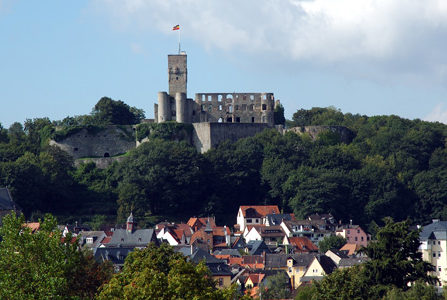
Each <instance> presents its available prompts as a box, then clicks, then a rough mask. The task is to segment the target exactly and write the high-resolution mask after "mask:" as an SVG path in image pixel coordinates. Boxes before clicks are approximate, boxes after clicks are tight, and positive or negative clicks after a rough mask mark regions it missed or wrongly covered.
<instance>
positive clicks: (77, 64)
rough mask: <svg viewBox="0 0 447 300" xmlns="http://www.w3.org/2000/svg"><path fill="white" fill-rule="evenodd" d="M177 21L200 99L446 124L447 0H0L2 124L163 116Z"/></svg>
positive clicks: (190, 86) (193, 88) (190, 92)
mask: <svg viewBox="0 0 447 300" xmlns="http://www.w3.org/2000/svg"><path fill="white" fill-rule="evenodd" d="M177 24H179V25H180V28H181V30H180V41H181V49H182V50H183V51H186V53H187V54H188V97H189V98H194V94H195V93H200V92H273V93H274V94H275V98H276V99H279V100H280V101H281V103H282V104H283V105H284V107H285V111H286V117H287V118H291V117H292V114H293V113H294V112H296V111H297V110H298V109H301V108H304V109H310V108H312V107H328V106H334V107H336V108H338V109H340V110H341V111H342V112H344V113H348V112H349V113H353V114H361V115H368V116H373V115H391V114H394V115H398V116H401V117H404V118H409V119H416V118H417V119H422V120H428V121H439V122H443V123H447V84H446V83H447V54H446V53H447V1H445V0H393V1H390V0H245V1H236V0H226V1H210V0H76V1H60V0H42V1H25V0H0V123H1V124H2V125H3V127H6V128H7V127H9V126H10V125H11V124H12V123H13V122H21V123H23V122H24V121H25V120H26V119H32V118H40V117H49V118H50V119H51V120H60V119H63V118H65V117H66V116H75V115H82V114H88V113H90V112H91V110H92V108H93V106H94V105H95V104H96V102H97V101H98V100H99V99H100V98H101V97H103V96H107V97H110V98H112V99H115V100H122V101H124V102H125V103H127V104H129V105H130V106H135V107H137V108H142V109H143V110H144V111H145V112H146V117H147V118H153V107H154V103H155V102H156V99H157V92H158V91H166V90H167V89H168V81H167V79H168V76H167V55H168V54H176V53H177V51H178V39H179V31H172V27H173V26H174V25H177Z"/></svg>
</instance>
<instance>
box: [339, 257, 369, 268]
mask: <svg viewBox="0 0 447 300" xmlns="http://www.w3.org/2000/svg"><path fill="white" fill-rule="evenodd" d="M368 260H369V258H368V257H364V256H359V257H347V258H342V259H341V260H340V261H339V262H338V264H337V267H338V268H339V269H344V268H350V267H353V266H356V265H360V264H363V263H364V262H366V261H368Z"/></svg>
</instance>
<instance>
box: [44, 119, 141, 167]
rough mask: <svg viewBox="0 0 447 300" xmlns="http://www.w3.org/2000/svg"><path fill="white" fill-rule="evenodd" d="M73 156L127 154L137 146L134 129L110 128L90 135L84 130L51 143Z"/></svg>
mask: <svg viewBox="0 0 447 300" xmlns="http://www.w3.org/2000/svg"><path fill="white" fill-rule="evenodd" d="M50 145H55V146H57V147H59V148H61V149H62V150H64V151H66V152H67V153H69V154H70V155H71V156H73V158H74V159H78V158H83V157H96V158H98V157H110V156H114V155H118V154H122V153H125V152H127V151H129V150H131V149H133V148H135V146H136V141H135V137H134V133H133V128H132V126H131V125H129V126H108V127H106V128H105V129H103V130H101V131H99V132H95V133H89V132H88V131H87V130H86V129H82V130H81V131H79V132H76V133H75V134H72V135H70V136H68V137H67V138H65V139H64V140H62V141H60V142H56V141H54V140H51V141H50Z"/></svg>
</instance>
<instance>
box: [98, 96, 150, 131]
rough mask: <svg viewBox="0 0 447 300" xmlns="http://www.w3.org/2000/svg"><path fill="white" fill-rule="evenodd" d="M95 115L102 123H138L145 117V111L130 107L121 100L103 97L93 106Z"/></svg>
mask: <svg viewBox="0 0 447 300" xmlns="http://www.w3.org/2000/svg"><path fill="white" fill-rule="evenodd" d="M92 113H93V115H94V117H95V118H96V120H97V121H98V122H99V123H100V124H106V125H110V124H117V125H129V124H137V123H139V122H140V121H141V120H142V119H143V118H144V111H143V110H141V109H137V108H135V107H130V106H129V105H127V104H126V103H124V102H123V101H121V100H113V99H110V98H108V97H102V98H101V99H100V100H99V101H98V103H96V105H95V107H94V108H93V112H92Z"/></svg>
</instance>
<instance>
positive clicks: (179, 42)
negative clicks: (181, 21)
mask: <svg viewBox="0 0 447 300" xmlns="http://www.w3.org/2000/svg"><path fill="white" fill-rule="evenodd" d="M178 54H180V29H179V30H178Z"/></svg>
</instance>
